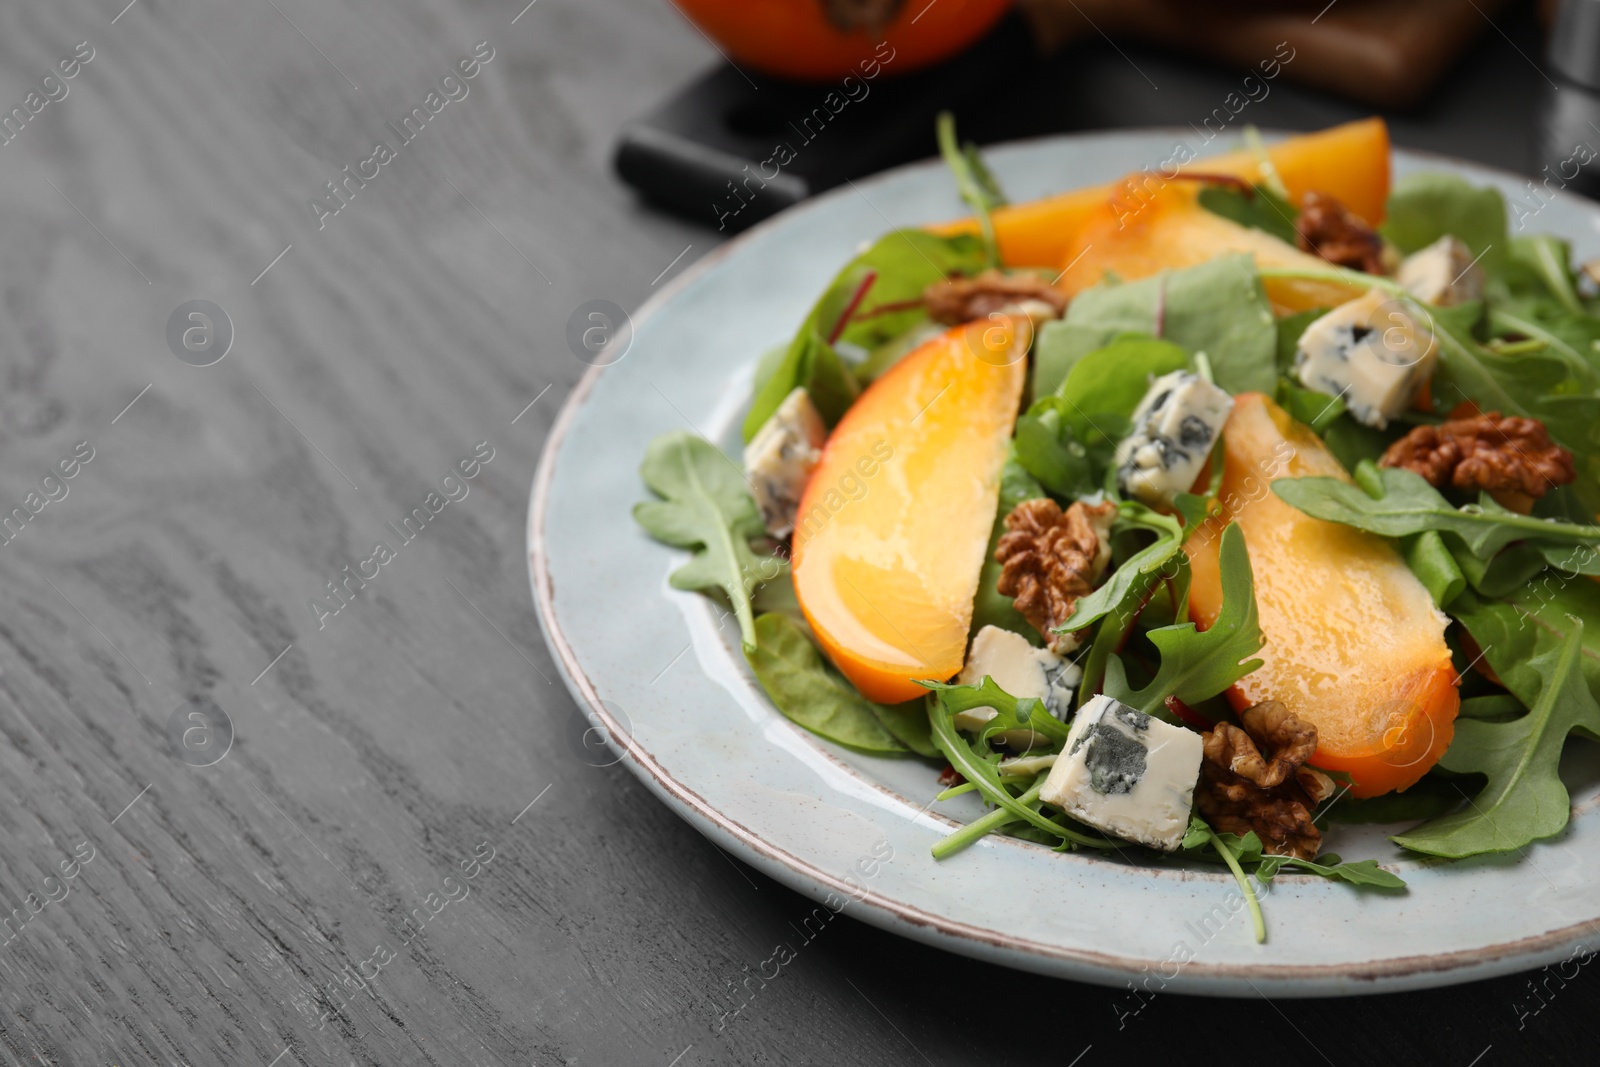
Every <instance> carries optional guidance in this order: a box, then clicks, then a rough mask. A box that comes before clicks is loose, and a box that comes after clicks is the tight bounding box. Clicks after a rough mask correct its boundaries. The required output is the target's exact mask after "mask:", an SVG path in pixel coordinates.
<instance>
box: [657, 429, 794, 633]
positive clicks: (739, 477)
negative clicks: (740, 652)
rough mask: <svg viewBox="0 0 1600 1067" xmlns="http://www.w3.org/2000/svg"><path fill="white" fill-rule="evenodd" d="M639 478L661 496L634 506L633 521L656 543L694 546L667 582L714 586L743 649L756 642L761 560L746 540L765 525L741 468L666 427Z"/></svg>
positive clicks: (705, 445)
mask: <svg viewBox="0 0 1600 1067" xmlns="http://www.w3.org/2000/svg"><path fill="white" fill-rule="evenodd" d="M639 476H640V477H641V478H643V479H644V484H645V485H647V486H649V487H650V489H651V490H652V491H654V492H655V493H656V495H657V496H660V497H662V498H663V499H661V500H647V501H644V502H642V503H639V504H635V505H634V507H633V517H634V519H635V520H637V522H638V523H639V525H640V526H643V527H644V528H645V531H646V532H647V533H649V534H650V536H651V537H654V538H655V539H656V540H658V541H664V542H666V543H667V544H669V545H673V546H675V547H677V548H688V549H693V550H694V555H693V556H692V557H690V559H689V562H687V563H685V564H684V565H683V566H681V567H679V568H678V569H677V570H675V571H673V572H672V575H671V577H669V578H668V582H669V583H670V584H671V585H672V588H674V589H686V590H695V591H703V590H707V589H713V588H715V589H721V590H722V591H723V593H725V594H726V595H727V597H728V600H729V602H730V603H732V605H733V611H734V615H735V616H736V617H737V618H738V620H739V636H740V638H741V640H742V641H743V643H744V648H745V652H746V654H748V653H749V652H750V650H751V649H752V648H754V647H755V643H756V632H755V620H754V618H753V617H752V613H751V610H750V587H751V586H752V585H754V584H755V583H756V582H757V581H758V580H759V579H758V577H757V576H758V575H759V574H760V573H761V570H760V565H761V563H762V559H763V557H761V556H759V555H757V554H756V553H755V552H754V551H752V550H751V548H750V541H751V539H752V538H756V537H761V536H763V535H764V534H765V533H766V526H765V525H764V524H763V523H762V521H761V511H760V509H759V508H757V507H756V502H755V499H754V498H753V497H752V496H751V495H750V490H749V487H748V486H747V485H746V483H745V480H744V472H743V471H742V470H740V469H739V467H738V466H737V465H736V464H735V463H734V462H733V460H731V459H729V458H728V457H727V456H725V455H723V454H722V452H720V451H718V449H717V448H716V447H715V446H714V445H712V444H711V443H710V442H709V441H706V440H705V439H704V438H700V437H696V436H694V435H693V434H690V433H686V432H684V431H682V430H673V431H671V432H670V433H665V434H662V435H661V436H660V437H657V438H656V439H655V440H654V441H651V442H650V446H649V447H648V448H647V449H646V450H645V454H644V462H642V463H640V464H639Z"/></svg>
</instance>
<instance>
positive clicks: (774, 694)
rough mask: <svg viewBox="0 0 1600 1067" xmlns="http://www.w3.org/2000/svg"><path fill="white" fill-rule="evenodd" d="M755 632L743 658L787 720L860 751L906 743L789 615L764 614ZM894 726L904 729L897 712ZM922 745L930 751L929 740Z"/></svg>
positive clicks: (891, 750)
mask: <svg viewBox="0 0 1600 1067" xmlns="http://www.w3.org/2000/svg"><path fill="white" fill-rule="evenodd" d="M755 633H756V643H755V648H754V649H746V651H745V658H746V659H748V660H749V661H750V668H751V670H753V671H755V675H756V678H758V679H759V680H760V682H761V687H762V688H763V689H765V690H766V691H767V696H768V697H769V698H771V700H772V703H773V704H774V705H776V706H777V709H778V710H779V711H781V712H783V714H784V715H785V716H786V717H787V718H788V719H789V720H790V721H791V722H793V723H795V724H797V725H799V726H803V727H805V728H806V729H807V730H810V731H811V732H812V733H814V734H817V735H818V736H819V737H825V738H827V739H828V740H830V741H835V742H837V743H839V744H841V745H844V746H845V747H847V748H853V749H856V750H857V751H859V752H869V753H873V754H875V755H902V754H904V753H905V752H906V751H907V749H908V748H910V747H911V746H910V745H908V744H907V743H905V742H904V741H903V740H902V738H901V737H900V735H899V733H898V732H897V731H896V730H895V729H891V727H890V725H889V724H888V723H886V722H885V721H884V719H883V716H882V714H881V713H882V712H884V711H887V710H889V709H883V708H879V707H878V706H877V705H875V704H873V703H872V702H871V701H869V700H867V698H866V697H863V696H862V695H861V694H860V693H858V692H856V689H855V687H854V686H852V685H851V684H850V683H849V682H848V681H846V680H845V678H844V677H843V676H842V675H840V674H838V673H837V672H835V671H834V670H833V669H832V668H831V667H830V666H828V665H827V663H825V662H824V661H823V658H822V654H821V653H820V652H818V651H817V648H816V646H815V645H813V644H812V643H811V638H809V637H807V636H806V632H805V630H804V629H803V628H802V627H801V625H800V624H799V623H798V622H796V621H795V620H794V619H792V618H790V617H789V616H787V615H763V616H761V617H760V618H758V619H756V621H755ZM919 711H920V709H919ZM896 715H897V716H898V713H896ZM924 718H926V716H924ZM895 725H896V726H898V727H900V728H901V729H902V730H904V729H906V724H904V723H903V722H901V721H900V720H899V718H898V717H897V718H896V720H895ZM907 732H909V731H907ZM913 736H914V735H913ZM925 747H926V748H927V749H928V754H930V755H931V754H932V751H933V749H932V745H931V743H929V744H927V745H926V746H925Z"/></svg>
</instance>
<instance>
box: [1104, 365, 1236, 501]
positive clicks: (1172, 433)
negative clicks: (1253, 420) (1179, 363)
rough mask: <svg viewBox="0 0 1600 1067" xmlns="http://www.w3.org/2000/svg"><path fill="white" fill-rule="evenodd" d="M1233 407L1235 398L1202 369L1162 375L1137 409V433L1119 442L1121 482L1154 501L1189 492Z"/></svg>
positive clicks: (1128, 491) (1129, 490)
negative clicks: (1206, 375) (1218, 385)
mask: <svg viewBox="0 0 1600 1067" xmlns="http://www.w3.org/2000/svg"><path fill="white" fill-rule="evenodd" d="M1232 410H1233V397H1231V396H1229V395H1228V394H1227V393H1226V392H1224V391H1223V390H1221V389H1219V388H1217V387H1216V386H1215V385H1212V384H1211V383H1210V382H1208V381H1206V380H1205V379H1204V378H1202V377H1200V376H1199V375H1197V374H1190V373H1189V372H1188V371H1181V370H1180V371H1173V372H1172V373H1171V374H1166V375H1163V376H1162V377H1160V378H1157V379H1156V380H1155V381H1154V382H1152V383H1151V385H1150V390H1149V392H1147V393H1145V395H1144V399H1143V400H1141V401H1139V406H1138V407H1137V408H1135V409H1134V412H1133V432H1132V433H1130V434H1129V435H1128V436H1127V437H1125V438H1124V439H1123V441H1122V443H1121V444H1119V445H1118V446H1117V455H1116V466H1117V485H1118V486H1119V487H1120V488H1121V489H1122V492H1123V493H1124V494H1126V495H1128V496H1132V497H1136V498H1137V499H1139V500H1142V501H1144V502H1145V503H1146V504H1150V505H1152V506H1159V505H1163V504H1170V503H1172V499H1173V497H1175V496H1177V495H1178V494H1179V493H1184V492H1188V491H1189V488H1190V487H1191V486H1193V485H1194V481H1195V479H1196V478H1198V477H1199V476H1200V471H1201V469H1202V468H1204V467H1205V462H1206V457H1207V456H1209V455H1210V454H1211V446H1212V445H1213V444H1215V443H1216V440H1217V434H1219V433H1220V432H1221V431H1222V424H1223V423H1225V422H1227V421H1228V412H1230V411H1232Z"/></svg>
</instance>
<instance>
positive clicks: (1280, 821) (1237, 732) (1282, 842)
mask: <svg viewBox="0 0 1600 1067" xmlns="http://www.w3.org/2000/svg"><path fill="white" fill-rule="evenodd" d="M1239 721H1240V722H1241V723H1242V724H1243V725H1244V729H1242V730H1241V729H1240V728H1239V727H1237V726H1234V725H1232V724H1231V723H1218V724H1217V725H1216V726H1215V727H1214V728H1213V729H1211V730H1209V731H1207V732H1206V733H1205V734H1204V735H1202V741H1203V744H1204V746H1205V748H1204V751H1205V759H1204V761H1202V762H1201V764H1200V782H1199V784H1198V785H1197V786H1195V791H1194V799H1195V806H1196V807H1197V808H1199V810H1200V814H1201V815H1203V816H1204V817H1205V819H1206V821H1207V822H1209V823H1210V824H1211V825H1212V827H1214V828H1215V829H1217V830H1221V831H1224V832H1226V833H1230V834H1238V835H1240V836H1241V837H1242V836H1244V835H1245V834H1247V833H1249V832H1250V831H1252V830H1253V831H1255V834H1256V836H1257V837H1259V838H1260V839H1261V844H1262V846H1263V848H1264V849H1265V851H1267V852H1269V853H1273V854H1275V855H1282V856H1299V857H1300V858H1301V859H1308V860H1309V859H1315V858H1316V856H1317V850H1318V848H1319V847H1320V846H1321V844H1322V831H1320V830H1318V829H1317V827H1316V825H1315V824H1313V823H1312V821H1311V809H1312V808H1313V807H1314V806H1315V805H1316V804H1317V803H1319V802H1320V801H1322V800H1325V799H1327V798H1328V797H1329V796H1331V795H1332V794H1333V782H1332V781H1331V780H1330V779H1329V778H1328V777H1327V775H1325V774H1323V773H1321V772H1320V771H1317V770H1315V769H1313V768H1311V767H1307V766H1306V765H1305V763H1306V760H1308V759H1310V758H1311V755H1312V753H1314V752H1316V750H1317V728H1316V726H1315V725H1313V724H1312V723H1309V722H1306V721H1305V720H1303V719H1300V718H1297V717H1296V716H1295V715H1294V713H1293V712H1291V711H1289V709H1288V708H1286V707H1284V706H1283V705H1282V704H1281V703H1279V702H1278V701H1276V700H1268V701H1264V702H1262V703H1260V704H1257V705H1255V706H1254V707H1250V708H1246V709H1245V710H1244V711H1243V712H1241V713H1240V714H1239Z"/></svg>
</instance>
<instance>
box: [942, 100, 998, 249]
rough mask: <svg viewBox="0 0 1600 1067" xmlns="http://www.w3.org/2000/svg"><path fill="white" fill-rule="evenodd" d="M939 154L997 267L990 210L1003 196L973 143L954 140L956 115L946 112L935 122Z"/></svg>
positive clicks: (996, 245) (995, 244)
mask: <svg viewBox="0 0 1600 1067" xmlns="http://www.w3.org/2000/svg"><path fill="white" fill-rule="evenodd" d="M937 130H938V135H939V154H940V155H941V156H943V157H944V162H945V165H946V166H947V167H949V168H950V174H951V176H952V177H954V178H955V181H956V190H957V191H958V192H959V193H960V194H961V199H962V200H965V201H966V202H967V206H968V207H970V208H972V213H973V214H974V215H976V216H977V217H978V229H979V230H980V231H982V233H983V245H984V248H986V249H987V250H988V253H989V262H990V264H991V265H993V266H995V267H998V266H1000V247H999V244H998V243H997V242H996V240H995V236H994V220H993V219H992V218H990V213H991V212H992V211H993V210H994V209H995V208H997V207H1004V206H1005V203H1006V197H1005V194H1004V193H1003V192H1001V190H1000V185H999V183H998V182H996V181H995V178H994V175H993V174H991V173H990V171H989V168H988V167H987V166H985V165H984V162H983V158H982V157H981V156H980V155H979V154H978V148H977V146H976V145H974V144H970V143H969V144H967V145H965V146H962V145H960V144H958V143H957V141H956V117H955V116H954V115H952V114H951V113H950V112H948V111H941V112H939V118H938V122H937Z"/></svg>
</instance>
